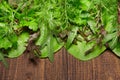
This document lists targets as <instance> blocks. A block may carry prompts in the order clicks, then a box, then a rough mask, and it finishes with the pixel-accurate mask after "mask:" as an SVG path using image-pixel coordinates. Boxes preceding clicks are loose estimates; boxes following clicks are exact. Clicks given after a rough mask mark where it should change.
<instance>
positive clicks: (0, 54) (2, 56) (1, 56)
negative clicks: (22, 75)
mask: <svg viewBox="0 0 120 80" xmlns="http://www.w3.org/2000/svg"><path fill="white" fill-rule="evenodd" d="M0 60H1V61H2V62H3V64H4V65H5V67H6V68H8V63H7V61H6V60H5V58H4V55H3V53H2V52H1V51H0Z"/></svg>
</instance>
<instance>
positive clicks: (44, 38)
mask: <svg viewBox="0 0 120 80" xmlns="http://www.w3.org/2000/svg"><path fill="white" fill-rule="evenodd" d="M48 35H49V34H48V29H47V27H45V26H44V25H43V26H41V27H40V37H39V38H38V40H37V41H36V45H40V46H42V45H44V44H45V42H46V41H47V39H48Z"/></svg>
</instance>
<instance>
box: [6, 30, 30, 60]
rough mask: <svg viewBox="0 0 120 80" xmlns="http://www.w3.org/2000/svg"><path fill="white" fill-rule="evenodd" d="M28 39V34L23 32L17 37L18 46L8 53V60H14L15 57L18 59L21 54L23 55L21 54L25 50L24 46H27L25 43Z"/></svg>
mask: <svg viewBox="0 0 120 80" xmlns="http://www.w3.org/2000/svg"><path fill="white" fill-rule="evenodd" d="M28 39H29V34H28V33H26V32H24V33H22V34H21V35H20V36H19V37H18V41H17V43H18V46H17V48H16V49H14V48H11V49H10V50H9V51H8V57H9V58H15V57H18V56H20V55H21V54H23V52H24V51H25V49H26V46H27V41H28Z"/></svg>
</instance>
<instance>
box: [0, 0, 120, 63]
mask: <svg viewBox="0 0 120 80" xmlns="http://www.w3.org/2000/svg"><path fill="white" fill-rule="evenodd" d="M117 9H118V1H117V0H19V1H18V0H14V1H11V0H8V1H6V0H1V2H0V60H1V61H2V62H3V63H4V64H5V65H7V64H6V61H5V59H4V58H6V57H7V58H15V57H19V56H20V55H21V54H23V53H24V52H28V53H30V54H33V55H34V56H35V57H38V58H47V57H48V58H49V60H50V61H51V62H52V61H53V60H54V53H55V52H57V51H58V50H59V49H61V48H62V47H64V48H66V50H67V51H68V52H69V53H70V54H72V55H73V56H74V57H76V58H78V59H80V60H89V59H92V58H94V57H97V56H98V55H100V54H101V53H102V52H103V51H105V50H106V49H107V48H110V49H111V50H112V51H113V52H114V53H115V54H116V55H118V56H120V41H119V36H120V34H119V33H120V32H119V24H118V21H117V18H118V11H117Z"/></svg>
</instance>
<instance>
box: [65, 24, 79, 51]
mask: <svg viewBox="0 0 120 80" xmlns="http://www.w3.org/2000/svg"><path fill="white" fill-rule="evenodd" d="M77 31H78V27H75V26H74V27H73V29H72V30H71V32H70V33H69V35H68V39H67V43H66V48H67V49H68V48H69V47H70V45H71V44H72V42H73V40H74V38H75V36H76V35H77Z"/></svg>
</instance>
